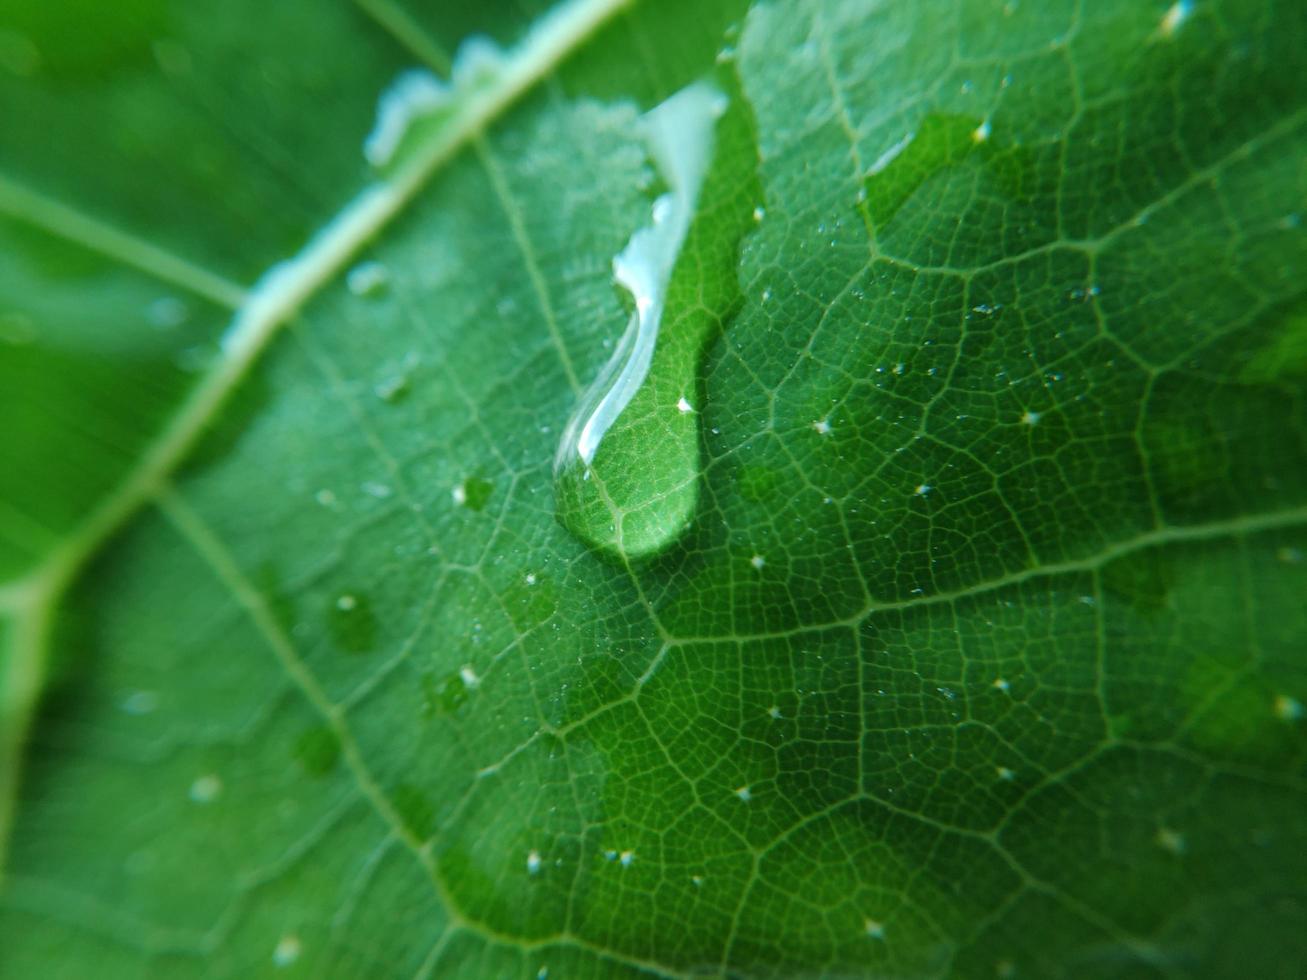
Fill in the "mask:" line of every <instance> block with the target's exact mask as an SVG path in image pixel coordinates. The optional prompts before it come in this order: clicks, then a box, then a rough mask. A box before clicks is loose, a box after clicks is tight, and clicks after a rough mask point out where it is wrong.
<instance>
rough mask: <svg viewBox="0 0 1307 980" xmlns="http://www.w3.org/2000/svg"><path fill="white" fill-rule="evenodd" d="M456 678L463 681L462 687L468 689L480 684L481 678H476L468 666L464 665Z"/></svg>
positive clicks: (475, 673)
mask: <svg viewBox="0 0 1307 980" xmlns="http://www.w3.org/2000/svg"><path fill="white" fill-rule="evenodd" d="M458 676H459V679H461V680H462V681H463V686H464V687H466V688H469V689H470V688H474V687H476V686H477V685H478V684H480V683H481V678H480V677H478V676H477V672H476V671H475V670H473V669H472V667H471V665H470V664H464V665H463V666H462V667H460V668H459V669H458Z"/></svg>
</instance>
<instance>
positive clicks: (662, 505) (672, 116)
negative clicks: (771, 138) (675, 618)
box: [554, 82, 724, 558]
mask: <svg viewBox="0 0 1307 980" xmlns="http://www.w3.org/2000/svg"><path fill="white" fill-rule="evenodd" d="M723 107H724V102H723V97H722V95H721V94H720V93H719V92H718V91H717V90H716V89H714V88H713V87H712V86H710V85H708V84H707V83H702V82H701V83H697V84H694V85H691V86H689V87H688V88H685V89H682V90H681V91H680V92H678V93H676V94H675V95H673V96H672V97H671V98H669V99H668V100H667V101H665V102H663V103H662V104H660V105H658V106H656V107H654V108H653V109H652V110H650V112H649V113H647V114H646V115H645V116H644V117H643V118H642V119H641V121H640V127H641V131H642V135H643V137H644V139H645V140H646V142H647V144H648V149H649V153H650V156H651V157H652V159H653V161H654V163H655V164H656V165H657V167H658V170H659V172H660V173H661V174H662V177H663V179H664V181H665V182H666V185H667V188H668V190H667V193H665V194H663V195H661V196H660V197H659V198H658V200H657V201H656V202H655V203H654V205H653V212H652V215H651V223H650V224H649V225H647V226H645V227H642V228H640V229H639V230H637V231H636V232H635V233H634V234H633V235H632V236H631V238H630V241H628V242H627V244H626V247H625V248H623V249H622V251H621V252H620V253H618V255H617V257H616V258H614V260H613V275H614V278H615V279H616V280H617V282H618V283H619V284H620V285H621V286H622V287H624V288H625V289H626V290H627V291H628V292H629V293H630V294H631V296H632V298H633V299H634V301H635V310H634V312H633V313H632V314H631V318H630V321H629V322H628V324H627V328H626V331H625V333H624V334H623V335H622V338H621V340H620V341H619V343H618V344H617V347H616V350H615V351H614V353H613V356H612V357H611V358H610V360H609V361H608V364H607V365H606V366H605V367H604V369H603V370H602V371H601V372H600V374H599V377H598V378H597V379H596V381H595V383H594V384H593V385H592V386H591V388H590V389H589V391H587V392H586V394H585V395H584V396H583V397H582V399H581V401H580V404H579V405H578V408H577V410H576V412H575V413H574V414H573V415H572V417H571V419H570V420H569V421H568V424H567V426H566V428H565V429H564V431H563V437H562V440H561V441H560V443H559V447H558V453H557V456H556V457H555V460H554V493H555V499H556V503H557V506H558V515H559V519H560V520H561V521H562V523H563V524H564V526H566V527H567V528H568V529H569V530H570V531H572V533H573V534H575V535H576V536H577V537H579V538H581V539H582V540H583V541H585V542H586V543H587V544H590V545H592V546H594V547H597V548H601V549H604V550H609V551H615V552H618V553H621V554H624V555H626V556H627V557H630V558H640V557H644V556H648V555H652V554H654V553H656V552H658V551H661V550H662V549H663V548H665V547H667V546H668V545H669V544H671V543H672V542H673V541H675V540H676V538H677V537H679V536H680V534H681V532H682V531H684V530H685V528H686V527H687V526H688V525H689V522H690V519H691V517H692V516H693V514H694V508H695V505H696V503H697V501H698V495H699V479H698V476H699V437H698V429H697V424H698V423H697V418H698V413H696V412H695V411H694V410H693V408H692V407H691V406H690V403H689V402H688V400H687V399H686V398H685V395H684V392H686V391H689V390H692V389H693V387H694V381H695V373H696V371H697V367H698V359H699V353H700V347H701V344H702V342H703V340H704V339H705V337H706V333H704V332H703V331H702V330H698V331H696V330H695V329H694V328H691V329H689V330H688V332H687V331H678V332H677V333H676V334H675V335H673V334H671V333H666V332H665V333H663V334H661V335H660V327H661V325H662V319H663V314H664V305H665V303H666V300H667V291H668V286H669V284H670V282H671V279H672V273H673V271H674V269H675V266H676V260H677V257H678V256H679V254H680V251H681V247H682V245H683V244H684V242H685V237H686V234H687V233H688V232H689V229H690V223H691V220H692V218H693V217H694V213H695V207H696V204H697V202H698V196H699V190H700V187H701V186H702V184H703V180H704V178H705V176H706V175H707V172H708V167H709V164H710V162H711V160H712V153H713V138H714V127H715V122H716V119H717V118H718V116H719V115H720V114H721V112H722V111H723ZM700 334H702V335H700Z"/></svg>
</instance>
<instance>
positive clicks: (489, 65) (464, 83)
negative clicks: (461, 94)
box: [450, 34, 504, 90]
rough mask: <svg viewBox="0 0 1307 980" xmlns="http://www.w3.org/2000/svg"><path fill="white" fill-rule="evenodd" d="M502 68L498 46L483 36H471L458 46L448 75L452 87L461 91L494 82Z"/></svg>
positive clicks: (500, 51) (500, 52)
mask: <svg viewBox="0 0 1307 980" xmlns="http://www.w3.org/2000/svg"><path fill="white" fill-rule="evenodd" d="M503 68H504V52H503V51H502V50H500V47H499V45H498V44H496V43H495V42H494V41H493V40H492V39H491V38H489V37H486V36H485V35H484V34H473V35H471V36H470V37H467V38H464V39H463V41H462V43H461V44H459V46H458V52H457V53H456V54H455V55H454V67H453V70H452V71H451V72H450V75H451V77H452V78H453V80H454V87H455V88H457V89H460V90H461V89H464V88H467V87H468V86H474V85H484V84H486V83H488V82H492V81H494V80H495V79H496V78H497V77H498V76H499V73H500V72H501V71H503Z"/></svg>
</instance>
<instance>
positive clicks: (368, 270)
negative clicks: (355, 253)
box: [345, 262, 390, 296]
mask: <svg viewBox="0 0 1307 980" xmlns="http://www.w3.org/2000/svg"><path fill="white" fill-rule="evenodd" d="M389 284H390V273H389V272H388V271H387V269H386V267H385V266H384V265H382V264H381V263H380V262H360V263H359V264H358V265H356V266H354V268H352V269H350V270H349V272H348V273H346V275H345V285H346V286H348V287H349V291H350V292H351V293H353V294H354V295H355V296H376V295H379V294H380V293H382V292H384V291H385V289H386V287H387V286H388V285H389Z"/></svg>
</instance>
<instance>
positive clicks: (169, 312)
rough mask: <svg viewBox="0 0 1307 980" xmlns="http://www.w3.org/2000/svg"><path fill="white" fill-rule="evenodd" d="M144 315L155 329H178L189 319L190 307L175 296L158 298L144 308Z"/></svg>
mask: <svg viewBox="0 0 1307 980" xmlns="http://www.w3.org/2000/svg"><path fill="white" fill-rule="evenodd" d="M145 315H146V316H147V317H149V320H150V322H151V323H152V324H154V325H155V326H156V327H159V328H160V329H162V330H167V329H170V328H172V327H179V326H181V325H182V324H183V323H185V322H186V320H187V319H188V318H189V317H190V315H191V311H190V307H188V306H187V305H186V303H185V302H184V301H182V300H180V299H178V298H177V297H176V296H160V297H159V298H158V299H156V300H154V301H153V302H152V303H150V305H149V306H148V307H147V308H146V311H145Z"/></svg>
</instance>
